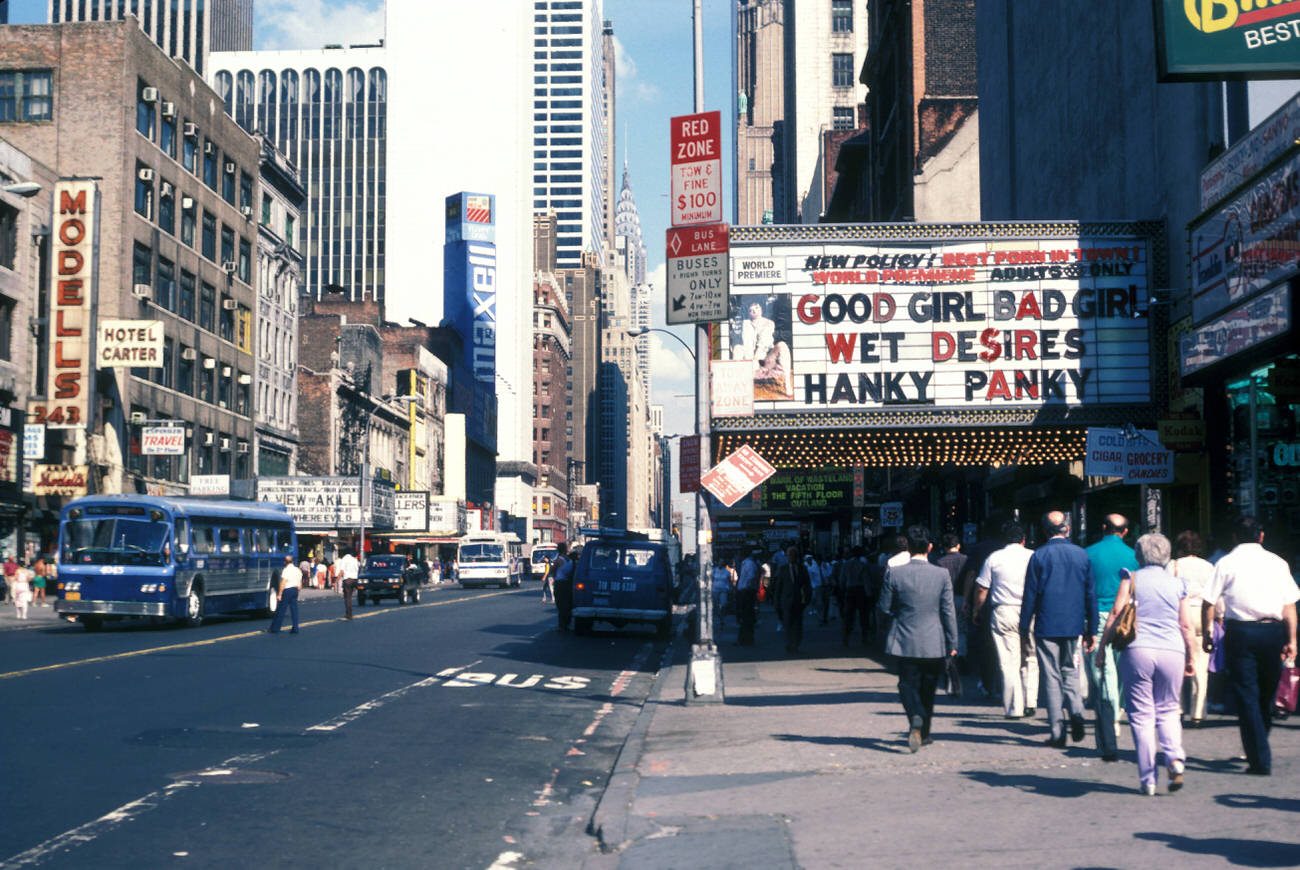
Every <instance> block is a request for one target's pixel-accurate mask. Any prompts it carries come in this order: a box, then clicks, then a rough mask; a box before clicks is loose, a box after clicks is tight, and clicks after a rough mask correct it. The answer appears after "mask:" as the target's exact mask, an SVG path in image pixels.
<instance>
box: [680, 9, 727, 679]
mask: <svg viewBox="0 0 1300 870" xmlns="http://www.w3.org/2000/svg"><path fill="white" fill-rule="evenodd" d="M700 5H701V0H693V2H692V24H693V25H694V26H693V34H694V58H695V111H696V113H697V114H698V113H700V112H703V111H704V34H703V15H702V14H701V10H700ZM720 134H721V131H719V132H718V135H719V143H720V142H721V135H720ZM719 150H720V149H719ZM717 157H718V158H719V161H718V165H719V167H721V157H722V155H721V153H719V154H718V155H717ZM719 181H721V179H719ZM721 201H722V197H721V190H719V196H718V202H719V214H718V216H717V219H718V220H721V213H720V211H721ZM712 352H713V348H712V346H711V342H710V341H709V327H708V324H706V323H701V324H698V325H697V326H696V327H695V432H696V434H698V435H699V436H700V461H701V462H702V463H707V462H710V460H711V457H712V456H713V453H712V450H711V447H710V445H709V441H710V440H711V439H710V438H709V434H710V432H709V430H710V426H709V422H710V421H709V359H710V357H711V355H712ZM712 528H713V525H712V522H711V521H710V518H709V495H708V493H707V492H705V491H704V488H703V487H701V488H700V490H699V491H698V492H696V493H695V561H696V570H697V571H698V581H699V583H698V586H699V597H700V606H699V607H698V608H697V610H696V613H697V617H698V619H699V631H698V640H697V642H696V643H695V645H694V646H693V647H692V648H691V667H690V669H689V670H688V671H687V676H686V702H687V703H688V704H689V703H692V702H696V703H699V702H703V703H710V702H712V703H722V702H723V700H724V697H723V691H722V657H721V656H719V655H718V647H717V645H716V644H715V643H714V642H713V596H712V594H711V590H710V589H709V585H710V584H709V578H710V576H711V575H712V573H713V543H712V541H713V539H712Z"/></svg>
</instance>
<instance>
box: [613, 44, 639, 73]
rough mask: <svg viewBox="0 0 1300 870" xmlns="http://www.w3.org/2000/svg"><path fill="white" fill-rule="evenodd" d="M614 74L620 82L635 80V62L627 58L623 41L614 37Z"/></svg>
mask: <svg viewBox="0 0 1300 870" xmlns="http://www.w3.org/2000/svg"><path fill="white" fill-rule="evenodd" d="M614 74H615V75H616V76H618V80H619V81H620V82H623V81H629V80H631V79H634V78H636V61H634V60H633V59H632V58H631V57H629V56H628V53H627V49H626V48H624V47H623V40H621V39H619V38H618V37H617V36H615V37H614Z"/></svg>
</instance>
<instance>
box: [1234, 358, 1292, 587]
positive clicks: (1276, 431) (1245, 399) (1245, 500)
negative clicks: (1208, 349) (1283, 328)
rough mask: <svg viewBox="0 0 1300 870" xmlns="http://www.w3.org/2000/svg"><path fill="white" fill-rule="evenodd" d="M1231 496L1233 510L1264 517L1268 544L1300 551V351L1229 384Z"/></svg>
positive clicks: (1281, 549)
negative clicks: (1298, 354)
mask: <svg viewBox="0 0 1300 870" xmlns="http://www.w3.org/2000/svg"><path fill="white" fill-rule="evenodd" d="M1227 398H1228V408H1229V411H1230V413H1229V443H1228V498H1229V501H1230V508H1231V510H1232V512H1233V513H1240V514H1252V515H1254V516H1257V517H1259V518H1260V519H1261V520H1262V521H1263V523H1264V528H1265V530H1266V535H1267V537H1266V538H1265V546H1267V547H1268V549H1270V550H1272V551H1274V552H1276V553H1278V554H1280V555H1282V556H1284V557H1285V558H1287V559H1289V560H1291V561H1292V563H1293V564H1294V563H1295V562H1294V560H1295V559H1296V558H1297V556H1298V555H1300V356H1297V355H1291V356H1289V357H1284V358H1281V359H1279V360H1276V361H1275V362H1273V363H1271V364H1269V365H1267V366H1264V367H1262V368H1259V369H1256V370H1255V371H1253V372H1251V373H1250V375H1249V376H1247V377H1245V378H1241V379H1239V380H1234V381H1230V382H1229V383H1228V384H1227Z"/></svg>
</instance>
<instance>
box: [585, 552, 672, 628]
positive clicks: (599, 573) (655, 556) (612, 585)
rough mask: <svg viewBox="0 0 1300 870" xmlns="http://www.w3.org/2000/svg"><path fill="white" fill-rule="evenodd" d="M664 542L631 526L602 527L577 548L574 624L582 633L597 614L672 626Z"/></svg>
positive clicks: (615, 621) (614, 621)
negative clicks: (619, 529) (631, 529)
mask: <svg viewBox="0 0 1300 870" xmlns="http://www.w3.org/2000/svg"><path fill="white" fill-rule="evenodd" d="M669 561H670V559H669V555H668V548H667V547H665V546H664V545H663V544H660V543H656V542H654V541H651V540H650V539H649V538H648V537H646V536H645V535H642V534H637V533H633V532H627V533H624V532H612V531H603V532H602V534H601V536H600V537H598V538H596V539H594V540H592V541H591V542H590V543H588V544H587V545H586V546H585V547H583V549H582V555H581V557H579V559H578V566H577V569H576V570H575V571H574V575H573V630H574V632H575V633H576V634H586V633H588V632H590V631H591V626H592V624H593V623H594V622H596V621H597V620H600V621H601V622H608V623H610V624H611V625H613V626H615V627H617V628H622V627H623V626H624V625H627V624H628V623H642V624H648V625H653V626H654V627H655V630H656V632H657V633H658V635H659V637H660V638H666V637H668V635H669V634H670V633H671V631H672V624H673V604H672V588H673V581H672V566H671V565H670V564H669Z"/></svg>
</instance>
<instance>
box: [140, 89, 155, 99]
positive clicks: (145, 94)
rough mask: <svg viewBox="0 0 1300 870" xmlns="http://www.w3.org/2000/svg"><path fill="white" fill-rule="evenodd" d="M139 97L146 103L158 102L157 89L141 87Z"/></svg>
mask: <svg viewBox="0 0 1300 870" xmlns="http://www.w3.org/2000/svg"><path fill="white" fill-rule="evenodd" d="M140 99H142V100H144V101H145V102H146V103H156V102H158V89H157V88H141V89H140Z"/></svg>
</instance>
